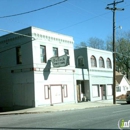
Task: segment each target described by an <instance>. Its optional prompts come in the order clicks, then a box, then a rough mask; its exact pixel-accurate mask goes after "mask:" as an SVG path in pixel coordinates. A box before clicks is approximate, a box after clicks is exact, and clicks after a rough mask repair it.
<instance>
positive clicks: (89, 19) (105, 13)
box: [56, 12, 110, 31]
mask: <svg viewBox="0 0 130 130" xmlns="http://www.w3.org/2000/svg"><path fill="white" fill-rule="evenodd" d="M108 13H110V12H107V13H104V14H101V15H97V16H95V17H92V18H89V19H86V20H83V21H80V22H78V23H75V24H72V25H69V26H67V27H64V28H61V29H58V30H56V31H61V30H64V29H66V28H70V27H73V26H75V25H78V24H81V23H84V22H87V21H89V20H92V19H95V18H97V17H101V16H103V15H106V14H108Z"/></svg>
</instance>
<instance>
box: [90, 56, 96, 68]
mask: <svg viewBox="0 0 130 130" xmlns="http://www.w3.org/2000/svg"><path fill="white" fill-rule="evenodd" d="M90 60H91V67H97V60H96V57H95V56H94V55H92V56H91V58H90Z"/></svg>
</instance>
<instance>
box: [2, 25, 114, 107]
mask: <svg viewBox="0 0 130 130" xmlns="http://www.w3.org/2000/svg"><path fill="white" fill-rule="evenodd" d="M73 45H74V40H73V37H71V36H66V35H62V34H58V33H55V32H51V31H47V30H43V29H40V28H36V27H28V28H25V29H22V30H19V31H16V32H14V33H13V32H12V33H10V34H7V35H4V36H1V37H0V107H3V108H8V109H9V108H14V109H15V108H19V107H20V108H21V107H37V106H43V105H53V104H57V103H74V102H75V103H76V102H79V101H82V100H85V101H86V100H90V101H96V100H102V99H110V98H112V78H113V64H112V60H113V59H112V53H111V52H108V51H103V50H99V49H93V48H89V47H86V48H80V49H75V50H74V47H73ZM86 98H87V99H86Z"/></svg>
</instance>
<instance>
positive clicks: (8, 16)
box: [0, 0, 67, 18]
mask: <svg viewBox="0 0 130 130" xmlns="http://www.w3.org/2000/svg"><path fill="white" fill-rule="evenodd" d="M66 1H67V0H64V1H61V2H57V3H55V4H51V5H48V6H45V7H42V8H39V9H35V10H31V11H27V12H23V13H18V14H12V15H6V16H1V17H0V18H7V17H14V16H18V15H24V14H29V13H33V12H36V11H39V10H43V9H46V8H50V7H52V6H56V5H59V4H62V3H64V2H66Z"/></svg>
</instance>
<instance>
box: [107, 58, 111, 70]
mask: <svg viewBox="0 0 130 130" xmlns="http://www.w3.org/2000/svg"><path fill="white" fill-rule="evenodd" d="M107 68H112V67H111V60H110V59H109V58H107Z"/></svg>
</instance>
